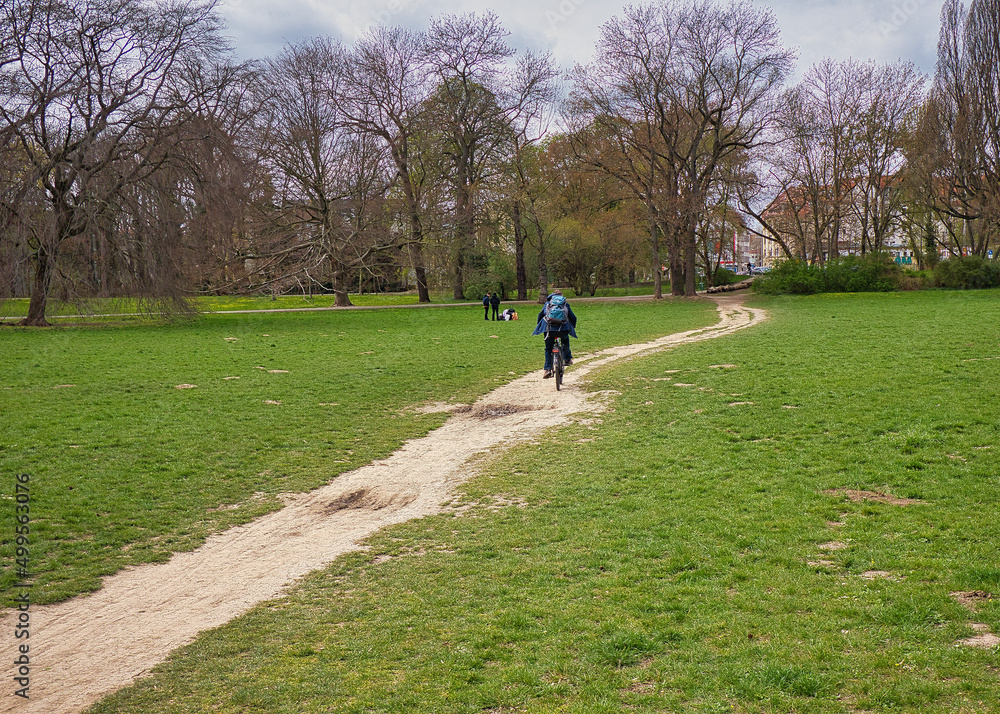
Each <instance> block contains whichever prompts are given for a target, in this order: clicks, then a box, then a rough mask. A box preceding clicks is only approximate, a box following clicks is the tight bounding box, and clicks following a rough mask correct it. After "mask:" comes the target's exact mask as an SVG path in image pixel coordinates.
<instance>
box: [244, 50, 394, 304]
mask: <svg viewBox="0 0 1000 714" xmlns="http://www.w3.org/2000/svg"><path fill="white" fill-rule="evenodd" d="M345 58H346V54H345V52H344V49H343V47H342V46H341V45H340V44H339V43H337V42H334V41H333V40H331V39H329V38H315V39H313V40H307V41H305V42H303V43H300V44H298V45H291V46H289V47H286V49H285V50H284V51H283V52H282V53H281V54H279V55H278V56H277V57H276V58H273V59H271V60H269V61H268V62H267V69H266V72H265V82H266V87H267V88H268V93H269V100H268V108H269V110H270V111H271V112H272V113H273V117H272V133H271V136H270V146H271V151H270V152H269V155H268V160H269V162H270V166H271V170H272V173H273V180H274V181H275V192H276V197H275V203H276V206H277V207H276V210H275V211H274V213H273V221H274V233H273V235H272V237H271V240H270V241H269V243H268V244H259V245H258V246H257V249H256V250H255V251H254V253H253V255H252V256H251V259H252V260H253V264H254V265H253V272H254V273H255V274H256V275H255V279H263V280H266V281H268V282H270V283H271V284H272V285H274V286H278V285H280V284H281V283H287V284H293V283H294V282H295V281H299V280H303V279H304V280H307V281H310V282H318V283H322V282H324V278H325V277H327V276H328V277H329V280H330V281H331V284H332V289H333V292H334V295H335V303H336V304H337V305H338V306H347V305H350V304H351V301H350V297H349V296H348V284H349V282H350V280H351V277H352V275H353V274H354V273H356V272H357V271H358V270H359V269H360V268H363V267H364V266H366V265H367V263H368V261H369V260H371V258H372V256H374V255H375V254H376V253H378V252H382V251H386V250H392V249H394V248H395V247H396V245H397V244H396V241H395V238H394V236H393V235H392V234H391V232H390V231H388V229H387V228H386V227H385V226H384V222H383V221H382V220H381V219H382V217H383V216H384V213H383V211H382V207H383V202H384V200H385V195H386V192H387V191H388V188H389V185H390V183H391V176H390V175H389V173H388V172H387V165H386V160H387V157H386V150H385V146H384V144H383V143H382V142H380V141H379V140H378V139H377V137H375V136H374V135H372V134H368V133H355V132H352V131H351V130H350V128H349V127H348V126H347V124H346V123H345V121H344V117H343V115H342V114H341V112H340V107H339V104H338V102H337V97H338V96H339V95H340V93H341V84H342V82H343V81H344V79H343V77H344V61H345Z"/></svg>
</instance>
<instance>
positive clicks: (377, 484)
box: [0, 294, 765, 714]
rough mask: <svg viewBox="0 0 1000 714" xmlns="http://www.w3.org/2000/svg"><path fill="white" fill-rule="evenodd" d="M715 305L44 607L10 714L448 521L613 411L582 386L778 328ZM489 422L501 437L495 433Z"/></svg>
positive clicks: (135, 664)
mask: <svg viewBox="0 0 1000 714" xmlns="http://www.w3.org/2000/svg"><path fill="white" fill-rule="evenodd" d="M712 299H714V300H715V301H716V303H717V304H718V309H719V313H720V321H719V322H718V323H717V324H716V325H713V326H711V327H707V328H702V329H698V330H691V331H688V332H682V333H677V334H674V335H669V336H667V337H663V338H660V339H658V340H655V341H653V342H648V343H644V344H638V345H627V346H623V347H614V348H611V349H607V350H603V351H601V352H597V353H594V354H591V355H588V356H578V358H577V360H576V362H575V364H574V366H573V367H572V368H571V370H570V371H569V372H568V373H567V377H566V379H567V382H566V383H565V384H564V386H563V390H562V391H561V392H556V390H555V385H553V384H552V382H551V381H546V382H544V383H543V382H542V378H541V371H538V372H534V373H532V374H529V375H527V376H525V377H522V378H520V379H517V380H515V381H513V382H511V383H509V384H507V385H506V386H503V387H500V388H499V389H497V390H495V391H493V392H491V393H489V394H487V395H485V396H484V397H482V398H481V399H479V400H478V401H477V402H476V403H475V404H474V405H473V406H472V408H471V409H469V408H466V409H464V410H458V411H456V412H455V413H453V414H452V416H451V417H450V418H449V419H448V421H447V422H446V423H445V424H444V425H442V426H441V427H439V428H438V429H436V430H434V431H432V432H431V433H429V434H428V435H426V436H424V437H422V438H420V439H415V440H413V441H411V442H408V443H407V444H405V445H404V446H403V447H402V448H401V449H399V450H398V451H396V452H395V453H394V454H392V455H391V456H389V457H387V458H386V459H384V460H380V461H377V462H374V463H372V464H369V465H368V466H365V467H363V468H360V469H357V470H356V471H352V472H350V473H346V474H343V475H341V476H338V477H337V478H336V479H334V480H333V481H332V482H330V483H329V484H328V485H326V486H324V487H322V488H319V489H317V490H315V491H312V492H310V493H306V494H300V495H296V496H294V497H293V498H291V499H290V500H289V501H288V503H287V505H286V506H285V507H284V508H282V509H281V510H280V511H277V512H275V513H271V514H269V515H267V516H264V517H262V518H260V519H258V520H256V521H254V522H252V523H249V524H246V525H244V526H239V527H236V528H232V529H230V530H228V531H225V532H223V533H219V534H217V535H215V536H212V537H211V538H209V539H208V540H207V541H206V542H205V544H204V545H203V546H202V547H200V548H198V549H197V550H195V551H192V552H189V553H179V554H177V555H175V556H174V557H173V558H171V559H170V561H169V562H167V563H163V564H152V565H145V566H140V567H137V568H133V569H129V570H126V571H123V572H121V573H118V574H116V575H114V576H111V577H109V578H107V579H105V581H104V585H103V587H102V589H101V590H100V591H98V592H96V593H93V594H91V595H88V596H83V597H79V598H75V599H73V600H70V601H67V602H64V603H60V604H57V605H51V606H45V607H33V608H32V609H31V637H30V643H31V690H30V694H31V699H30V701H25V700H24V699H22V698H20V697H16V696H13V694H12V691H13V690H12V685H13V682H11V680H10V679H9V678H7V680H6V685H5V690H6V691H5V692H4V696H3V697H2V698H0V702H2V705H0V711H4V712H10V711H17V712H45V714H69V713H71V712H80V711H82V710H83V709H85V708H86V707H87V706H89V705H90V704H92V703H94V702H96V701H98V700H99V699H101V698H102V697H104V696H107V695H108V694H110V693H111V692H113V691H115V690H117V689H119V688H121V687H124V686H127V685H128V684H130V683H132V682H133V681H135V679H136V678H138V677H140V676H141V675H142V674H144V673H146V672H148V671H149V670H150V669H151V668H152V667H153V666H155V665H156V664H158V663H160V662H162V661H163V660H164V659H166V657H167V655H168V654H169V653H170V651H171V650H173V649H175V648H177V647H180V646H182V645H185V644H187V643H189V642H191V641H192V640H194V638H195V637H196V636H197V635H198V633H199V632H202V631H203V630H206V629H209V628H213V627H217V626H219V625H222V624H224V623H225V622H228V621H229V620H231V619H233V618H234V617H236V616H238V615H240V614H242V613H244V612H246V611H247V610H249V609H250V608H252V607H253V606H254V605H256V604H258V603H260V602H263V601H265V600H269V599H272V598H274V597H277V596H279V595H281V593H282V591H283V590H284V588H286V587H287V586H288V585H290V584H291V583H292V582H293V581H295V580H296V579H297V578H300V577H302V576H303V575H305V574H307V573H309V572H311V571H313V570H316V569H318V568H321V567H322V566H324V565H325V564H327V563H329V562H331V561H333V560H334V559H335V558H337V557H338V556H340V555H342V554H344V553H347V552H350V551H352V550H357V549H358V548H359V547H361V546H359V542H360V541H361V540H363V539H364V538H365V537H367V536H369V535H371V534H372V533H374V532H375V531H377V530H378V529H380V528H382V527H383V526H386V525H389V524H393V523H401V522H403V521H407V520H410V519H412V518H417V517H420V516H424V515H429V514H433V513H437V512H439V511H441V510H442V508H443V506H444V504H445V503H446V502H447V501H448V500H449V497H450V495H451V494H452V491H453V489H454V488H455V487H456V486H457V485H458V484H460V483H462V482H463V481H465V480H466V479H468V478H469V477H471V476H472V475H473V469H474V467H473V466H472V464H471V460H472V459H473V458H474V457H476V456H477V455H480V454H483V453H485V452H496V451H497V450H499V449H504V448H507V447H509V446H510V445H511V444H512V443H516V442H518V441H524V440H527V439H529V438H531V437H532V436H533V435H536V434H538V432H539V431H541V430H544V429H546V428H549V427H554V426H558V425H560V424H562V423H564V422H565V420H566V419H567V418H568V417H570V416H571V415H575V414H581V413H593V412H596V411H599V409H600V404H599V403H598V401H596V400H595V399H594V396H595V395H590V394H588V393H587V392H585V391H584V390H583V389H581V387H580V386H579V385H580V384H581V382H583V380H584V379H585V378H586V377H587V375H588V374H589V373H590V372H591V371H593V370H594V369H596V368H599V367H603V366H605V365H608V364H609V363H612V362H614V361H616V360H620V359H625V358H628V357H631V356H634V355H638V354H640V353H643V352H650V351H656V350H662V349H666V348H670V347H672V346H675V345H680V344H685V343H690V342H697V341H701V340H707V339H711V338H714V337H720V336H723V335H727V334H731V333H732V332H735V331H737V330H740V329H743V328H745V327H749V326H751V325H753V324H755V323H757V322H759V321H760V320H762V319H763V318H764V316H765V315H764V312H763V311H762V310H755V309H752V308H747V307H745V306H743V304H742V302H741V298H740V296H738V295H732V294H729V295H724V296H721V295H719V296H712ZM487 418H488V419H489V420H490V428H488V429H484V428H482V420H483V419H487ZM13 624H14V622H13V617H12V616H11V613H8V614H7V616H6V617H4V618H3V621H2V625H0V631H3V632H6V633H12V632H13V631H14V628H13ZM10 642H12V643H13V642H15V640H14V639H13V638H12V637H11V638H10ZM17 642H18V644H19V643H20V641H17ZM11 647H12V648H13V645H11ZM12 659H13V657H12ZM8 667H9V665H8ZM8 671H9V670H8Z"/></svg>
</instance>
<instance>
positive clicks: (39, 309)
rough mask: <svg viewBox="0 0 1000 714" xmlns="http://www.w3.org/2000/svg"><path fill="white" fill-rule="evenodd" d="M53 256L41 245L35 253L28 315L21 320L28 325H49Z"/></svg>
mask: <svg viewBox="0 0 1000 714" xmlns="http://www.w3.org/2000/svg"><path fill="white" fill-rule="evenodd" d="M52 262H53V256H50V255H49V252H48V251H47V250H46V249H45V246H39V248H38V251H37V252H36V253H35V280H34V281H33V283H32V285H31V300H30V301H29V302H28V316H27V317H26V318H24V319H23V320H22V321H21V324H22V325H24V326H26V327H49V321H48V320H46V319H45V310H46V308H47V307H48V303H49V288H50V287H51V285H52V273H53V265H52Z"/></svg>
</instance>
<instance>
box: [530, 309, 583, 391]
mask: <svg viewBox="0 0 1000 714" xmlns="http://www.w3.org/2000/svg"><path fill="white" fill-rule="evenodd" d="M531 334H532V335H545V374H544V375H543V378H544V379H549V378H550V377H551V376H552V346H553V345H554V344H555V341H556V338H557V337H558V338H559V339H560V345H561V348H562V353H563V360H564V361H565V362H566V364H568V365H569V364H573V353H572V352H571V351H570V349H569V338H570V336H573V337H576V314H575V313H574V312H573V309H572V308H571V307H570V306H569V302H568V301H567V300H566V298H564V297H563V294H562V291H561V290H553V291H552V292H551V293H549V296H548V297H547V298H546V299H545V304H544V305H543V306H542V309H541V311H540V312H539V313H538V324H537V325H536V326H535V331H534V332H532V333H531Z"/></svg>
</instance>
